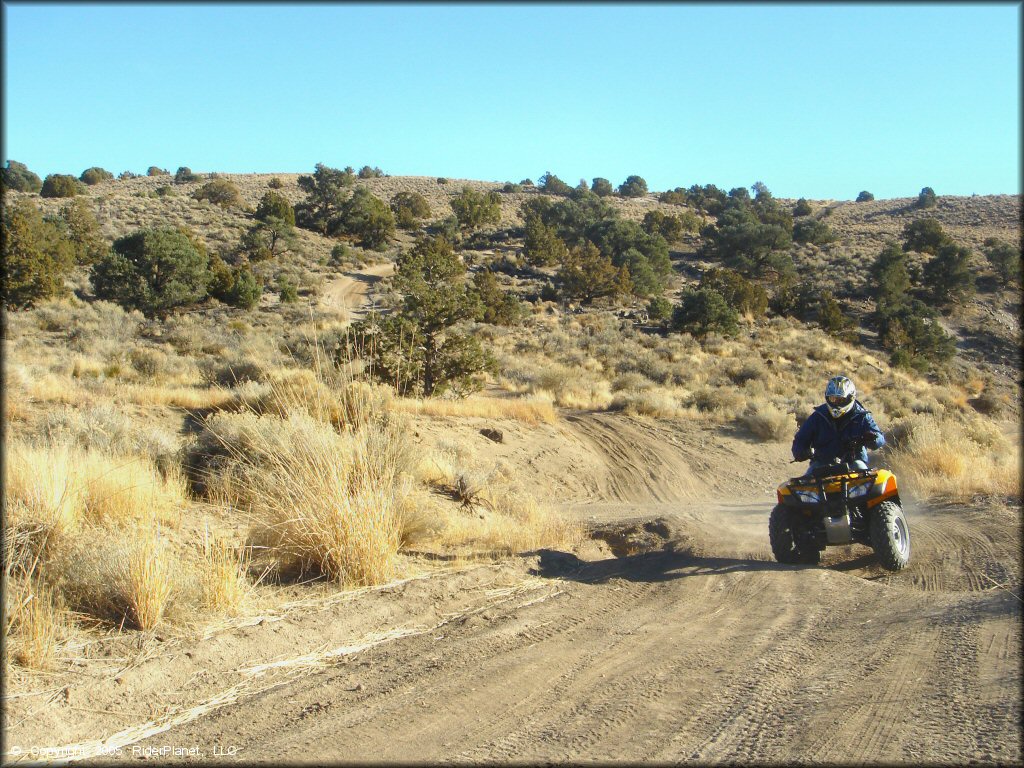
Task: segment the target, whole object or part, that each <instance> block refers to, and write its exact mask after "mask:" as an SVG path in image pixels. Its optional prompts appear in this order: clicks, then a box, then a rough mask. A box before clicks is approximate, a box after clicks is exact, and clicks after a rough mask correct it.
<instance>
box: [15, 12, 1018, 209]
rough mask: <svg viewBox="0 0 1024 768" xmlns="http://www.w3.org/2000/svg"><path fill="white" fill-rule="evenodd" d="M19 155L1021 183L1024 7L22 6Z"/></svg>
mask: <svg viewBox="0 0 1024 768" xmlns="http://www.w3.org/2000/svg"><path fill="white" fill-rule="evenodd" d="M3 10H4V22H5V24H4V30H5V40H4V69H3V72H4V101H5V104H4V107H5V109H4V124H3V140H4V146H3V154H4V159H5V160H6V159H14V160H18V161H20V162H23V163H26V164H27V165H28V166H29V168H30V169H32V170H33V171H35V172H36V173H38V174H39V175H40V176H45V175H46V174H47V173H73V174H75V175H78V174H80V173H81V172H82V171H83V170H85V169H86V168H88V167H90V166H94V165H98V166H101V167H103V168H106V169H108V170H110V171H112V172H113V173H115V174H117V173H119V172H121V171H124V170H132V171H134V172H136V173H144V172H145V170H146V168H148V167H149V166H150V165H158V166H161V167H165V168H168V169H169V170H170V171H171V172H173V171H174V170H175V169H176V168H177V167H179V166H188V167H190V168H192V169H193V170H194V171H197V172H200V171H220V172H224V173H250V172H285V173H288V172H291V173H308V172H310V171H312V169H313V166H314V165H315V164H316V163H318V162H323V163H325V164H327V165H331V166H335V167H344V166H347V165H351V166H353V167H355V168H359V167H361V166H363V165H371V166H378V167H380V168H381V169H383V170H384V171H385V172H386V173H389V174H393V175H422V176H448V177H451V178H472V179H482V180H489V181H519V180H521V179H523V178H531V179H534V180H536V179H537V178H538V177H539V176H541V175H542V174H543V173H544V172H545V171H551V172H553V173H555V174H557V175H558V176H559V177H560V178H562V179H563V180H565V181H567V182H569V183H570V184H573V185H575V184H576V183H578V181H579V180H580V179H581V178H585V179H587V180H588V182H589V181H590V180H591V179H593V178H594V177H595V176H602V177H605V178H608V179H609V180H611V182H612V183H613V184H615V185H618V184H619V183H621V182H622V181H623V180H624V179H625V178H626V177H627V176H628V175H630V174H634V173H635V174H639V175H641V176H643V177H644V178H645V179H646V180H647V182H648V185H649V187H650V188H651V189H652V190H655V191H661V190H665V189H671V188H674V187H677V186H684V187H685V186H689V185H691V184H695V183H697V184H706V183H714V184H717V185H718V186H720V187H722V188H724V189H729V188H731V187H735V186H750V185H751V184H753V183H754V182H755V181H763V182H764V183H765V184H767V185H768V187H769V188H770V189H771V190H772V192H774V193H775V195H776V196H779V197H808V198H813V199H824V198H834V199H852V198H853V197H855V196H856V195H857V193H858V192H860V191H861V190H869V191H871V192H873V193H874V194H875V196H876V197H879V198H887V197H910V196H916V195H917V193H918V192H919V191H920V190H921V188H922V187H924V186H930V187H932V188H933V189H934V190H935V191H936V192H937V193H938V194H940V195H942V194H953V195H970V194H974V193H977V194H995V193H1019V192H1020V140H1019V134H1020V114H1021V113H1020V74H1019V73H1020V21H1021V19H1020V15H1021V5H1020V4H1014V3H1001V4H970V5H966V4H965V5H959V4H934V5H931V4H913V5H886V4H856V3H847V4H838V5H826V4H800V5H797V4H790V5H786V4H778V5H776V4H768V5H755V4H735V5H732V4H710V5H702V4H686V3H681V4H629V5H627V4H565V5H561V4H496V3H491V4H480V5H470V4H451V5H446V4H418V5H417V4H409V5H406V4H393V5H392V4H367V5H362V4H344V3H343V4H309V5H276V4H252V5H247V4H226V5H201V4H171V3H168V4H161V3H151V4H140V5H120V4H118V5H103V4H79V5H70V4H69V5H62V4H47V3H17V2H5V3H4V9H3Z"/></svg>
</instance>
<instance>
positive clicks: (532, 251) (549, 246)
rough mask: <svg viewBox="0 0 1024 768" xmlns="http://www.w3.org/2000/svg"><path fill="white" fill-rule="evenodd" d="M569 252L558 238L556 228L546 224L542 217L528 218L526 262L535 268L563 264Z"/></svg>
mask: <svg viewBox="0 0 1024 768" xmlns="http://www.w3.org/2000/svg"><path fill="white" fill-rule="evenodd" d="M568 252H569V250H568V248H566V245H565V242H564V241H562V240H561V238H559V237H558V234H557V233H556V232H555V229H554V227H549V226H547V225H546V224H544V222H543V220H542V219H541V217H540V216H538V215H536V214H534V215H530V216H527V217H526V237H525V242H524V247H523V253H524V255H525V256H526V262H527V263H528V264H530V265H532V266H535V267H545V266H551V265H553V264H561V263H562V261H563V260H564V259H565V256H566V254H568Z"/></svg>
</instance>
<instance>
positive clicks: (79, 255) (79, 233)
mask: <svg viewBox="0 0 1024 768" xmlns="http://www.w3.org/2000/svg"><path fill="white" fill-rule="evenodd" d="M60 217H61V220H62V221H63V222H64V228H65V231H66V233H67V239H68V241H69V242H70V243H71V246H72V248H73V249H74V252H75V261H76V262H77V263H79V264H95V263H96V262H97V261H99V260H100V259H101V258H102V257H103V255H104V253H106V251H107V248H108V245H107V241H106V239H105V238H104V237H103V234H102V233H101V231H100V225H99V222H98V221H96V216H95V215H94V214H93V212H92V208H90V207H89V204H88V203H87V202H86V201H85V200H83V199H82V198H80V197H76V198H74V199H73V200H72V201H71V202H70V203H68V204H67V205H65V206H64V207H63V208H61V209H60Z"/></svg>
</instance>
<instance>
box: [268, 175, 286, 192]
mask: <svg viewBox="0 0 1024 768" xmlns="http://www.w3.org/2000/svg"><path fill="white" fill-rule="evenodd" d="M267 186H268V187H270V188H271V189H281V188H282V187H283V186H284V183H283V182H282V181H281V180H280V179H279V178H277V176H272V177H271V178H270V181H268V182H267Z"/></svg>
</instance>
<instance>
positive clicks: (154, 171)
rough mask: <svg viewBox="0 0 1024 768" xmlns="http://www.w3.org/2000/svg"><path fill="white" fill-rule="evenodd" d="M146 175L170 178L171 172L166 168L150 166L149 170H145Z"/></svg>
mask: <svg viewBox="0 0 1024 768" xmlns="http://www.w3.org/2000/svg"><path fill="white" fill-rule="evenodd" d="M146 175H147V176H170V175H171V172H170V171H168V170H167V169H166V168H158V167H157V166H155V165H151V166H149V168H147V169H146Z"/></svg>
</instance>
